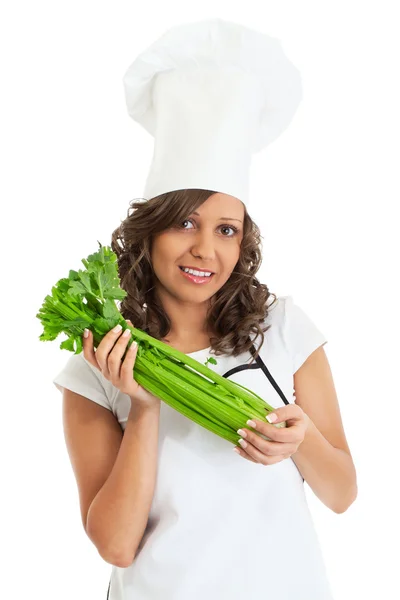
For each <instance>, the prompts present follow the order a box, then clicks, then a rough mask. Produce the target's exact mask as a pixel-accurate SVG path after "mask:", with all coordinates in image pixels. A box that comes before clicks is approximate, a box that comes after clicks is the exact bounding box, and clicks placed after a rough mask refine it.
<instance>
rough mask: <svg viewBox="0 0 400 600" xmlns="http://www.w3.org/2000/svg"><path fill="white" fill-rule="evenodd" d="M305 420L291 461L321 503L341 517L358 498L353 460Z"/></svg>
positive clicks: (311, 422) (311, 423) (310, 422)
mask: <svg viewBox="0 0 400 600" xmlns="http://www.w3.org/2000/svg"><path fill="white" fill-rule="evenodd" d="M308 419H309V424H308V428H307V432H306V435H305V437H304V440H303V442H302V443H301V444H300V446H299V449H298V451H297V452H296V453H295V454H292V456H291V458H292V459H293V460H294V462H295V464H296V466H297V468H298V469H299V471H300V473H301V474H302V476H303V477H304V479H305V481H306V482H307V483H308V485H309V486H310V487H311V489H312V490H313V492H314V493H315V495H316V496H317V497H318V498H319V499H320V500H321V502H323V503H324V504H325V505H326V506H327V507H328V508H330V509H331V510H333V511H334V512H336V513H342V512H344V511H345V510H347V508H348V507H349V506H350V505H351V504H352V503H353V502H354V500H355V499H356V496H357V476H356V471H355V467H354V463H353V460H352V458H351V456H350V455H349V454H347V452H345V451H344V450H341V449H340V448H335V447H334V446H332V444H330V443H329V442H328V440H327V439H326V438H325V437H324V436H323V435H322V433H321V432H320V431H319V429H318V428H317V427H316V426H315V424H314V423H313V421H312V420H311V419H310V418H309V417H308Z"/></svg>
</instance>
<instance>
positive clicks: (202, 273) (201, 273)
mask: <svg viewBox="0 0 400 600" xmlns="http://www.w3.org/2000/svg"><path fill="white" fill-rule="evenodd" d="M181 269H182V271H185V273H191V274H192V275H196V276H197V277H210V276H211V273H210V272H209V271H195V270H194V269H187V268H186V267H181Z"/></svg>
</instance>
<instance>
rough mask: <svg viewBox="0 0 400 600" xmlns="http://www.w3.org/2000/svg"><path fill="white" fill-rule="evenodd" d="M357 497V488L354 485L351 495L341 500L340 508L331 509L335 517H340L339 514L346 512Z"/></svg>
mask: <svg viewBox="0 0 400 600" xmlns="http://www.w3.org/2000/svg"><path fill="white" fill-rule="evenodd" d="M357 495H358V487H357V485H356V486H355V487H354V488H353V489H352V492H351V494H349V495H348V496H347V497H342V498H341V504H340V506H336V507H335V508H334V509H333V512H335V513H336V514H337V515H341V514H343V513H345V512H346V510H348V509H349V508H350V506H351V505H352V504H353V502H355V500H356V499H357Z"/></svg>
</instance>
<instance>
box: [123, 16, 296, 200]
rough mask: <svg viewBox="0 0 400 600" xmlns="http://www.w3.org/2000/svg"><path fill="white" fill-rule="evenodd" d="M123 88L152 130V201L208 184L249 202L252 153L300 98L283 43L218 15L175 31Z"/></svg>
mask: <svg viewBox="0 0 400 600" xmlns="http://www.w3.org/2000/svg"><path fill="white" fill-rule="evenodd" d="M123 84H124V89H125V98H126V103H127V107H128V113H129V115H130V116H131V117H132V118H133V119H134V120H135V121H137V122H138V123H140V125H142V126H143V127H144V128H145V129H146V131H148V132H149V133H150V134H151V135H152V136H154V152H153V159H152V163H151V167H150V171H149V174H148V177H147V181H146V185H145V190H144V194H143V196H144V198H145V199H150V198H153V197H155V196H158V195H159V194H162V193H166V192H169V191H173V190H180V189H190V188H200V189H207V190H214V191H216V192H222V193H225V194H230V195H232V196H235V197H236V198H239V200H241V201H242V202H243V203H244V204H245V205H248V203H249V170H250V162H251V157H252V154H253V153H255V152H259V151H260V150H261V149H263V148H264V147H265V146H267V145H268V144H270V143H271V142H273V141H274V140H275V139H276V138H277V137H278V136H279V135H280V134H281V133H282V132H283V131H284V129H285V128H286V127H287V126H288V125H289V123H290V122H291V120H292V118H293V116H294V113H295V112H296V109H297V107H298V105H299V103H300V101H301V98H302V86H301V78H300V74H299V71H298V70H297V68H296V67H295V66H294V65H293V64H292V63H291V62H290V61H289V60H288V58H287V57H286V55H285V53H284V52H283V49H282V47H281V44H280V42H279V40H278V39H276V38H274V37H271V36H268V35H265V34H264V33H261V32H258V31H255V30H252V29H249V28H247V27H243V26H242V25H239V24H236V23H232V22H228V21H224V20H222V19H219V18H216V19H208V20H204V21H199V22H195V23H188V24H183V25H178V26H175V27H172V28H170V29H168V30H167V31H166V33H164V34H163V35H162V36H161V37H160V38H159V39H157V40H156V41H155V42H154V43H153V44H151V45H150V46H149V47H148V48H147V49H146V50H145V51H144V52H142V53H141V54H139V55H138V56H137V58H136V59H135V60H134V62H133V63H132V64H131V66H130V67H129V68H128V70H127V71H126V73H125V75H124V77H123Z"/></svg>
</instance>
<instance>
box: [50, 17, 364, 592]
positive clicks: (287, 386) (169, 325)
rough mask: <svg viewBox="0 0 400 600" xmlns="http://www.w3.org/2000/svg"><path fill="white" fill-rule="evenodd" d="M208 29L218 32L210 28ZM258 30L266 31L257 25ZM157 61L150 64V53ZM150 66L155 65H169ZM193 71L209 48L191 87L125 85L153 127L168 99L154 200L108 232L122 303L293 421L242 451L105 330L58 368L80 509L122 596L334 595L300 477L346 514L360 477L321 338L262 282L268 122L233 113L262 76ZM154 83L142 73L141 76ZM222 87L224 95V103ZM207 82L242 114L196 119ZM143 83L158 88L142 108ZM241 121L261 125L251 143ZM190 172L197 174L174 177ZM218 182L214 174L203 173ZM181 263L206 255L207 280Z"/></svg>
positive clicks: (173, 79) (169, 74)
mask: <svg viewBox="0 0 400 600" xmlns="http://www.w3.org/2000/svg"><path fill="white" fill-rule="evenodd" d="M224 27H225V24H224V23H222V22H221V21H220V20H212V21H210V22H206V23H203V24H201V25H200V26H199V29H198V30H195V31H193V29H191V28H188V30H186V29H185V28H183V29H184V31H183V33H184V34H185V35H187V34H188V33H189V34H190V35H189V36H188V37H187V39H186V41H187V45H185V48H187V47H189V46H188V44H192V43H193V40H194V39H196V35H194V34H201V35H199V36H198V39H199V40H200V41H201V52H199V56H201V57H204V55H205V54H204V46H203V45H202V44H203V43H204V39H206V40H207V43H209V41H210V40H211V42H210V43H211V51H212V53H215V54H216V55H218V56H219V57H220V56H221V54H220V53H218V52H217V51H216V46H215V39H216V38H215V36H214V33H215V31H217V32H218V33H221V34H224V32H226V31H228V29H229V36H228V38H229V40H230V41H231V39H232V38H231V34H232V30H231V29H230V28H227V30H226V31H225V29H224ZM204 28H205V31H206V32H207V34H210V33H212V34H213V35H207V36H206V37H204V35H203V34H204ZM233 32H234V33H235V34H236V33H237V31H236V30H235V28H234V29H233ZM178 33H179V35H178V36H177V37H176V38H174V36H172V40H173V42H174V43H175V42H176V39H178V41H179V44H181V43H182V39H185V37H184V36H182V35H181V32H178ZM238 33H239V34H240V35H239V38H240V40H241V43H242V42H243V39H244V38H243V34H244V33H246V34H247V32H243V30H242V28H240V27H239V30H238ZM251 35H252V34H251ZM251 35H250V39H253V38H252V37H251ZM222 37H223V36H222ZM217 39H218V38H217ZM254 39H256V40H257V44H259V38H258V36H255V38H254ZM162 41H163V43H162V44H161V50H160V51H161V53H163V52H165V54H166V55H167V56H168V60H170V58H171V56H172V55H173V53H171V52H167V50H168V44H165V40H162ZM170 41H171V40H170ZM223 41H224V44H223V45H222V48H225V47H226V45H225V42H226V39H225V38H224V40H223ZM267 42H268V44H267V46H268V49H269V42H270V40H269V39H268V40H267ZM243 43H244V42H243ZM244 46H246V44H244ZM233 54H234V56H235V60H236V59H237V53H236V52H234V53H233ZM213 56H214V54H213ZM151 57H153V58H154V54H151V53H150V54H149V55H148V56H146V60H145V61H143V62H144V64H145V65H146V66H147V65H148V64H149V59H150V58H151ZM155 63H156V64H157V68H159V64H160V61H159V60H156V61H155ZM272 63H273V64H274V65H275V64H276V61H275V59H274V60H273V61H272ZM168 64H169V63H168ZM136 68H137V65H135V69H136ZM197 68H198V60H196V71H195V72H192V71H191V70H189V78H190V81H189V83H190V85H187V84H188V80H187V75H188V71H187V69H183V70H182V72H180V71H179V69H178V70H177V71H176V72H175V71H173V70H172V71H170V69H167V70H166V72H165V74H163V77H162V78H161V79H160V80H159V81H160V83H159V86H158V88H157V93H154V94H153V96H151V95H149V94H146V95H145V96H142V95H141V94H142V92H143V88H142V86H139V85H138V84H137V81H136V82H135V85H133V86H131V87H130V94H131V96H130V98H131V99H132V98H133V97H134V98H135V101H134V102H133V103H131V104H129V106H130V111H131V114H135V115H136V116H137V115H138V114H140V118H143V123H145V124H146V125H147V127H149V130H152V131H154V130H155V124H154V123H153V122H152V120H151V119H152V117H153V116H154V107H156V109H158V112H157V110H156V111H155V112H156V114H157V119H156V124H157V127H156V129H157V131H158V134H159V135H158V138H157V140H156V141H157V144H156V151H155V154H154V158H153V163H152V171H151V173H150V176H149V178H148V182H147V187H146V190H147V194H145V196H146V197H148V198H150V200H148V201H146V202H143V203H141V202H138V203H134V204H133V209H134V211H133V213H132V214H128V216H127V218H126V219H125V220H124V221H123V222H122V223H121V225H120V227H119V228H118V229H117V230H116V231H115V232H114V234H113V238H112V248H113V250H114V251H115V252H116V253H117V255H118V267H119V274H120V279H121V286H122V287H123V288H124V289H125V290H126V291H127V293H128V294H127V296H126V298H125V299H124V301H123V302H122V305H121V312H122V314H123V316H124V317H125V318H126V319H129V320H130V321H131V323H132V324H133V325H134V326H135V327H137V328H139V329H143V330H144V331H146V332H147V333H149V334H150V335H152V336H154V337H155V338H157V339H160V340H163V341H164V342H165V343H167V344H170V345H172V346H173V347H175V348H177V349H178V350H180V351H182V352H184V353H186V354H188V355H190V356H191V357H192V358H195V359H196V360H198V361H200V362H204V361H206V360H207V358H209V357H210V355H211V354H214V355H215V356H216V358H217V364H216V365H214V364H210V365H209V366H210V368H213V369H215V370H216V371H217V372H218V373H219V374H221V375H223V376H224V377H229V378H230V379H232V380H233V381H235V382H237V383H238V384H240V385H243V386H245V387H248V388H250V389H252V390H253V391H254V392H255V393H257V394H258V395H260V396H261V397H263V398H265V399H266V401H268V403H270V404H272V406H274V407H276V411H274V412H276V415H277V417H278V420H280V421H286V423H287V427H286V428H285V429H278V428H275V427H274V426H273V425H272V424H269V423H267V422H265V423H263V422H261V421H257V422H248V423H243V427H242V428H241V429H240V430H239V432H238V434H239V435H241V436H242V438H244V437H246V440H247V446H246V440H244V439H243V440H241V443H240V446H238V447H237V448H235V450H236V451H238V452H239V453H240V456H236V455H235V454H234V452H232V445H230V444H229V443H228V442H227V441H226V440H224V439H222V438H220V437H219V436H216V435H215V434H213V433H211V432H210V431H208V430H206V429H205V428H203V427H201V426H199V425H197V424H196V423H194V422H193V421H191V420H190V419H188V418H186V417H184V416H183V415H182V414H181V413H179V412H177V411H175V410H173V409H172V408H171V407H169V406H168V405H167V404H165V403H163V402H161V401H160V400H159V399H158V398H157V397H155V396H154V395H152V394H150V393H148V392H147V391H146V390H144V389H143V388H141V386H139V385H138V384H137V383H136V382H135V380H134V379H133V378H132V370H133V369H134V364H135V351H134V350H130V351H128V352H127V353H126V356H125V358H124V360H123V361H122V362H121V358H122V356H123V355H124V353H125V349H126V346H127V344H128V341H129V337H127V338H125V337H124V336H123V335H122V333H121V331H120V332H118V331H110V332H109V333H108V334H107V335H106V336H105V338H104V339H103V340H102V342H101V344H100V345H99V346H98V348H97V349H96V350H95V349H94V348H93V341H92V337H91V334H90V332H89V335H88V337H86V338H84V341H83V344H84V351H83V354H77V355H75V354H74V355H72V356H71V357H70V358H69V360H68V362H67V364H66V365H65V367H64V369H63V370H62V372H61V373H60V374H59V375H58V376H57V377H56V379H55V380H54V383H55V385H56V386H57V387H58V389H59V390H60V391H63V398H64V402H63V419H64V428H65V436H66V443H67V447H68V452H69V455H70V459H71V463H72V465H73V468H74V472H75V475H76V479H77V484H78V489H79V498H80V507H81V514H82V523H83V526H84V528H85V531H86V533H87V535H88V536H89V538H90V539H91V540H92V542H93V543H94V544H95V546H96V547H97V549H98V551H99V553H100V555H101V556H102V557H103V559H104V560H106V561H107V562H109V563H110V564H112V565H113V568H112V574H111V579H110V585H109V589H108V593H107V598H108V599H109V600H122V599H124V600H130V599H132V600H155V599H157V600H159V599H161V598H162V599H163V600H189V599H190V600H200V599H203V598H209V599H212V600H214V599H215V600H221V599H225V598H229V599H230V600H239V599H242V598H243V597H244V596H246V597H248V598H258V597H262V595H264V596H265V597H271V598H274V600H292V599H293V600H294V599H295V598H298V599H304V600H306V599H307V600H332V595H331V592H330V588H329V583H328V579H327V576H326V572H325V566H324V562H323V558H322V554H321V550H320V547H319V543H318V538H317V535H316V532H315V529H314V526H313V522H312V518H311V515H310V512H309V509H308V505H307V502H306V498H305V493H304V480H305V479H306V478H307V483H309V485H310V486H311V487H312V489H313V491H314V492H315V493H316V494H317V495H318V497H319V498H320V499H321V501H323V502H324V503H325V504H326V505H327V506H328V507H329V508H331V509H332V510H333V511H335V512H343V511H344V510H346V508H347V507H348V506H349V505H350V504H351V502H352V501H353V500H354V498H355V495H356V485H355V471H354V465H353V463H352V459H351V455H350V451H349V448H348V445H347V442H346V438H345V435H344V431H343V426H342V423H341V420H340V412H339V410H338V403H337V398H336V396H335V393H334V386H333V382H332V380H331V378H330V371H329V365H328V363H327V359H326V356H325V353H324V350H323V347H322V346H323V345H324V344H325V343H326V339H325V337H324V335H323V334H322V333H321V332H320V331H319V329H318V328H317V327H316V326H315V325H314V323H313V322H312V321H311V320H310V319H309V318H308V316H307V315H306V314H305V313H304V311H303V310H302V309H301V308H300V307H299V306H297V305H296V304H294V303H293V300H292V298H291V297H290V296H283V297H280V298H278V299H277V298H276V296H275V300H274V301H273V302H270V295H273V294H270V292H269V290H268V287H267V286H266V285H265V284H261V283H260V282H259V281H258V280H257V278H256V273H257V271H258V269H259V266H260V264H261V256H262V253H261V248H260V232H259V228H258V227H257V225H256V224H255V223H254V222H253V221H252V219H251V218H250V216H249V214H248V212H247V208H246V202H247V199H248V196H247V189H248V187H247V175H246V169H244V170H242V169H241V168H240V165H241V160H240V158H242V159H243V160H244V161H245V162H246V165H248V161H247V160H246V158H245V153H246V151H250V149H251V148H253V147H254V143H255V139H256V136H255V135H253V134H252V132H253V131H254V129H251V123H253V126H254V127H257V132H259V120H258V119H257V118H254V114H253V112H252V111H251V110H248V111H244V113H243V122H241V123H240V122H239V121H240V118H241V114H242V113H240V112H238V111H237V110H232V108H233V107H234V106H235V108H237V107H240V106H243V98H248V99H250V97H251V102H253V98H254V94H253V93H252V90H251V89H250V90H249V88H248V86H249V82H251V81H252V80H251V78H249V79H247V78H246V79H241V77H242V75H243V70H242V69H240V70H238V71H237V72H236V75H235V77H234V78H232V77H231V73H232V72H231V70H229V69H228V71H226V72H222V73H221V72H218V79H217V83H216V84H215V85H216V86H217V87H213V84H212V81H213V80H212V79H211V80H209V81H211V85H207V86H204V79H203V77H208V75H209V71H208V66H207V69H205V70H204V71H201V70H197ZM263 72H264V71H263ZM138 73H139V76H140V77H142V76H143V69H137V70H136V71H134V75H135V76H136V75H137V74H138ZM181 75H182V77H181ZM224 75H226V77H225V78H224ZM213 76H214V75H212V77H213ZM199 77H200V80H201V81H200V85H199V86H198V87H196V81H198V80H199ZM221 77H222V80H223V88H222V87H221V85H220V82H221ZM128 79H129V78H128ZM148 80H149V78H148V76H147V74H146V78H145V82H146V85H147V82H148ZM272 80H273V81H274V85H276V80H275V79H272ZM126 81H127V83H128V80H126ZM130 84H132V80H129V85H130ZM230 84H232V85H231V87H229V86H230ZM135 86H136V87H135ZM169 86H170V87H169ZM177 86H178V87H179V94H177V93H176V92H177ZM217 88H218V94H214V96H213V97H212V98H211V96H212V94H213V92H214V91H215V90H216V89H217ZM139 89H140V94H139V93H137V91H138V90H139ZM194 89H195V93H194V92H193V90H194ZM254 89H255V88H254ZM222 90H223V91H224V92H226V97H225V98H222V100H221V95H222ZM238 90H240V93H239V92H238ZM161 91H162V93H161ZM203 92H204V93H207V94H210V99H209V100H210V103H211V102H216V103H219V107H218V108H221V104H220V103H221V102H225V104H224V107H225V108H226V103H227V102H229V107H230V109H231V110H229V111H227V110H216V106H212V109H213V110H212V111H211V110H210V113H209V114H208V115H207V119H204V121H203V122H202V123H201V126H199V122H198V119H197V118H196V119H195V118H190V110H191V109H193V107H196V111H197V110H198V106H199V105H198V103H197V99H198V98H199V95H201V94H202V93H203ZM186 93H187V94H189V95H190V101H189V102H188V97H185V94H186ZM246 94H247V95H246ZM143 97H145V98H147V100H148V99H149V98H151V97H152V102H150V104H149V106H148V112H147V113H146V111H143ZM182 98H184V100H183V101H182ZM157 99H158V100H157ZM139 100H140V102H139ZM157 102H158V104H157ZM180 102H181V103H180ZM235 102H236V103H237V104H236V105H235ZM139 105H140V108H141V110H140V111H136V109H137V108H138V106H139ZM206 106H209V104H206ZM252 107H253V108H254V105H253V104H252ZM167 109H168V110H167ZM135 111H136V112H135ZM185 111H189V112H185ZM184 112H185V118H183V117H182V115H183V113H184ZM215 114H218V115H219V119H218V121H215V119H214V116H215ZM163 115H164V117H165V118H164V119H163ZM171 115H173V118H172V116H171ZM232 115H234V116H235V118H234V119H232ZM191 116H192V117H193V116H194V115H191ZM196 116H197V112H196ZM171 118H172V123H173V124H174V125H175V127H174V128H172V129H171ZM182 119H183V121H182ZM227 119H231V121H230V122H229V123H228V122H227ZM250 119H251V121H250ZM182 122H183V123H184V124H185V127H181V124H182ZM210 123H212V125H210ZM207 124H208V128H207ZM227 125H229V127H227ZM238 126H240V128H241V135H240V140H241V143H240V144H237V145H235V146H234V147H232V142H231V138H230V136H228V138H229V139H228V140H226V139H225V140H224V137H223V136H226V132H227V131H228V130H229V132H231V131H232V128H233V130H234V128H235V127H238ZM188 129H189V130H190V134H191V135H190V138H188V139H187V140H186V142H185V136H186V135H187V130H188ZM272 129H273V128H272ZM204 130H205V133H206V135H203V134H204ZM267 130H268V132H270V129H266V130H265V131H267ZM245 131H246V132H248V131H250V133H249V136H248V147H247V148H245V149H243V148H244V146H245V142H244V137H243V132H245ZM172 133H174V135H175V134H176V136H177V137H176V136H175V137H174V136H172ZM268 135H269V133H268ZM267 137H268V136H267ZM189 139H190V140H192V142H193V148H194V150H193V151H192V145H191V146H190V151H189ZM233 139H236V138H235V136H234V138H233ZM237 139H239V138H237ZM224 141H225V145H224ZM264 141H265V140H264ZM221 142H222V143H221ZM174 143H175V148H174V149H175V152H172V148H171V146H173V144H174ZM258 145H260V143H259V144H258ZM216 148H218V152H214V150H215V149H216ZM221 148H225V152H221ZM191 152H193V155H192V160H190V155H191V154H190V153H191ZM188 154H189V159H188V157H187V155H188ZM210 156H211V158H212V160H210ZM183 163H184V164H185V168H182V165H183ZM233 167H235V168H233ZM178 181H180V182H182V183H184V185H182V186H181V187H179V186H178V185H177V182H178ZM193 181H199V182H201V183H202V185H201V188H200V187H196V186H195V185H193V184H192V185H190V183H192V182H193ZM211 182H216V184H217V185H215V186H211V185H207V183H208V184H210V183H211ZM157 190H164V191H163V192H162V193H154V192H155V191H157ZM152 192H153V193H152ZM185 267H186V271H187V270H188V269H187V268H188V267H190V268H192V267H193V268H194V269H195V270H196V272H195V274H194V276H193V275H191V274H190V272H189V273H188V272H185ZM198 271H201V272H202V275H203V276H201V275H199V272H198ZM209 273H212V275H211V276H208V274H209ZM293 392H295V394H293ZM257 432H260V433H262V434H265V435H267V436H268V437H269V440H270V441H266V440H265V439H262V438H261V436H259V435H257ZM244 446H246V447H244ZM328 467H329V471H327V470H328Z"/></svg>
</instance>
